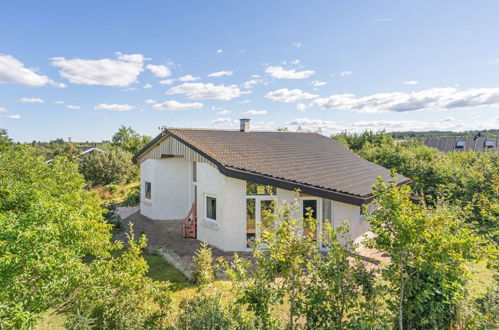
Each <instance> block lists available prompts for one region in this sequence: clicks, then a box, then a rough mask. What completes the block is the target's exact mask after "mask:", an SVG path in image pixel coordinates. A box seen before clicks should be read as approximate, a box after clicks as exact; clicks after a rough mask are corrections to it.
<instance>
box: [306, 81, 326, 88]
mask: <svg viewBox="0 0 499 330" xmlns="http://www.w3.org/2000/svg"><path fill="white" fill-rule="evenodd" d="M326 84H327V82H325V81H320V80H314V81H312V82H311V83H310V85H312V86H314V87H321V86H324V85H326Z"/></svg>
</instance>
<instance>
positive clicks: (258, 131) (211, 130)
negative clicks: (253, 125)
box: [165, 127, 327, 137]
mask: <svg viewBox="0 0 499 330" xmlns="http://www.w3.org/2000/svg"><path fill="white" fill-rule="evenodd" d="M165 130H166V131H169V130H182V131H209V132H241V131H240V130H238V129H228V128H225V129H224V128H222V129H217V128H215V129H214V128H192V127H166V128H165ZM241 133H245V134H247V133H299V134H318V135H322V134H320V133H318V132H304V131H271V130H251V131H247V132H241ZM324 136H325V135H324ZM325 137H327V136H325Z"/></svg>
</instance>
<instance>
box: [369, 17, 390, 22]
mask: <svg viewBox="0 0 499 330" xmlns="http://www.w3.org/2000/svg"><path fill="white" fill-rule="evenodd" d="M393 21H396V19H395V18H375V19H372V20H371V22H393Z"/></svg>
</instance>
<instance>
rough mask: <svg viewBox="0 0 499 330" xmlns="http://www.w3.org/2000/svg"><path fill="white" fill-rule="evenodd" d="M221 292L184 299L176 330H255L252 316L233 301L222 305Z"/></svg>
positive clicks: (206, 292) (205, 291)
mask: <svg viewBox="0 0 499 330" xmlns="http://www.w3.org/2000/svg"><path fill="white" fill-rule="evenodd" d="M222 301H223V298H222V292H221V291H219V290H215V291H214V292H210V291H208V290H204V291H202V292H200V293H198V294H196V295H195V296H193V297H189V298H186V299H184V300H183V301H182V302H181V303H180V306H182V313H181V314H180V317H179V319H178V321H177V324H176V326H175V328H176V329H185V330H191V329H192V330H197V329H199V330H206V329H241V330H243V329H248V330H249V329H255V325H254V322H253V321H252V316H251V317H250V315H249V314H248V313H246V312H244V311H243V310H242V309H241V308H240V306H239V305H237V304H234V302H233V301H229V302H225V303H223V302H222Z"/></svg>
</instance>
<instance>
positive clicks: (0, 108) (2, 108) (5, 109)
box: [0, 107, 8, 112]
mask: <svg viewBox="0 0 499 330" xmlns="http://www.w3.org/2000/svg"><path fill="white" fill-rule="evenodd" d="M7 111H8V110H7V108H6V107H0V112H7Z"/></svg>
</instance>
